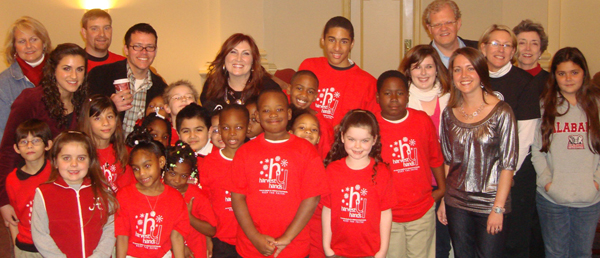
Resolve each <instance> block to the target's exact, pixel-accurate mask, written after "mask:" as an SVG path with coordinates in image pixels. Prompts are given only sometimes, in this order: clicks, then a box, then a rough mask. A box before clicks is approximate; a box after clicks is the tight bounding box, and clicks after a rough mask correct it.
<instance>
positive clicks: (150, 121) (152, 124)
mask: <svg viewBox="0 0 600 258" xmlns="http://www.w3.org/2000/svg"><path fill="white" fill-rule="evenodd" d="M171 127H172V126H171V122H169V120H167V119H165V118H164V117H162V116H160V115H158V114H156V113H150V114H149V115H147V116H145V117H144V118H143V119H140V120H138V121H137V122H136V125H135V126H134V127H133V132H131V133H130V134H129V135H127V138H126V139H125V144H126V145H127V146H129V147H134V146H135V145H137V143H135V141H136V140H139V139H140V138H145V137H146V136H148V137H150V139H152V140H155V141H157V142H159V143H161V144H162V145H163V147H165V148H167V147H169V146H170V145H169V143H170V142H171V136H172V135H171V133H172V130H171V129H170V128H171Z"/></svg>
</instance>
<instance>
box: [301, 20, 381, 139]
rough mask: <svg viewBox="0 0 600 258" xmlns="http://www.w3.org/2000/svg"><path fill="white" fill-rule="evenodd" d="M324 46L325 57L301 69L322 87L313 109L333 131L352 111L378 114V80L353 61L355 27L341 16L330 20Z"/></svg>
mask: <svg viewBox="0 0 600 258" xmlns="http://www.w3.org/2000/svg"><path fill="white" fill-rule="evenodd" d="M321 45H322V47H323V50H324V51H325V57H315V58H308V59H305V60H304V61H302V64H300V67H299V68H298V70H299V71H300V70H309V71H312V72H313V73H314V74H315V75H317V79H318V81H319V84H320V85H322V86H321V87H320V88H319V90H318V93H317V97H316V100H315V101H314V102H313V103H312V104H311V108H312V109H314V110H316V111H317V112H319V113H322V114H323V116H324V117H325V118H326V120H327V121H328V122H329V124H330V125H331V128H334V127H335V126H336V125H338V124H339V123H340V121H341V120H342V118H343V117H344V115H345V114H346V113H347V112H348V111H350V110H352V109H355V108H360V109H365V110H370V111H378V109H379V106H377V103H375V94H376V93H377V89H376V80H375V77H373V76H372V75H370V74H369V73H367V72H365V71H364V70H362V69H360V68H359V67H358V65H356V64H355V63H354V62H353V61H352V60H350V58H349V55H350V51H352V47H353V46H354V27H353V26H352V23H351V22H350V20H348V19H346V18H344V17H341V16H337V17H333V18H331V19H329V21H327V23H326V24H325V28H324V29H323V34H322V38H321Z"/></svg>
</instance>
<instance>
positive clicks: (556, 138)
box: [531, 47, 600, 257]
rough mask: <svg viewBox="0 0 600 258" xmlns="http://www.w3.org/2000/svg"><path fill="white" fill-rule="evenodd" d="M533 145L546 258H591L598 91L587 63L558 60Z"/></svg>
mask: <svg viewBox="0 0 600 258" xmlns="http://www.w3.org/2000/svg"><path fill="white" fill-rule="evenodd" d="M542 96H543V98H542V119H541V122H540V123H538V128H537V130H536V135H535V140H534V143H533V145H532V156H533V157H532V158H531V160H532V162H533V165H534V166H535V170H536V172H537V197H536V201H537V209H538V214H539V216H540V223H541V226H542V235H543V238H544V246H545V249H546V257H591V256H592V242H593V240H594V235H595V232H596V224H597V223H598V218H599V217H600V192H599V191H598V189H599V183H600V169H599V168H598V164H599V163H600V119H599V114H598V101H599V100H600V89H599V88H598V86H596V85H594V84H593V83H591V81H590V73H589V69H588V66H587V62H586V60H585V57H584V56H583V54H582V53H581V51H579V49H577V48H572V47H566V48H563V49H561V50H559V51H558V52H556V54H555V55H554V58H553V59H552V64H551V67H550V79H549V80H548V84H546V88H545V89H544V93H543V94H542Z"/></svg>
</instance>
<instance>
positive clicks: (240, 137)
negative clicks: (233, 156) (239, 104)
mask: <svg viewBox="0 0 600 258" xmlns="http://www.w3.org/2000/svg"><path fill="white" fill-rule="evenodd" d="M220 116H221V118H220V121H219V134H220V135H221V139H223V143H224V144H225V149H227V150H232V151H235V150H237V149H238V148H239V147H240V146H242V144H243V143H244V140H245V139H246V132H247V130H248V128H247V127H248V119H247V117H246V116H245V115H244V113H243V112H242V111H240V110H235V109H230V110H226V111H225V112H222V113H221V114H220Z"/></svg>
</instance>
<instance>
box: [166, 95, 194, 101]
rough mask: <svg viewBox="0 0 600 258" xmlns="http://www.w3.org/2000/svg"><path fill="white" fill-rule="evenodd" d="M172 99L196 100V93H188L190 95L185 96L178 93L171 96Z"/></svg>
mask: <svg viewBox="0 0 600 258" xmlns="http://www.w3.org/2000/svg"><path fill="white" fill-rule="evenodd" d="M171 100H174V101H186V100H190V101H194V95H192V94H188V95H185V96H179V95H177V96H173V97H171Z"/></svg>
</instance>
